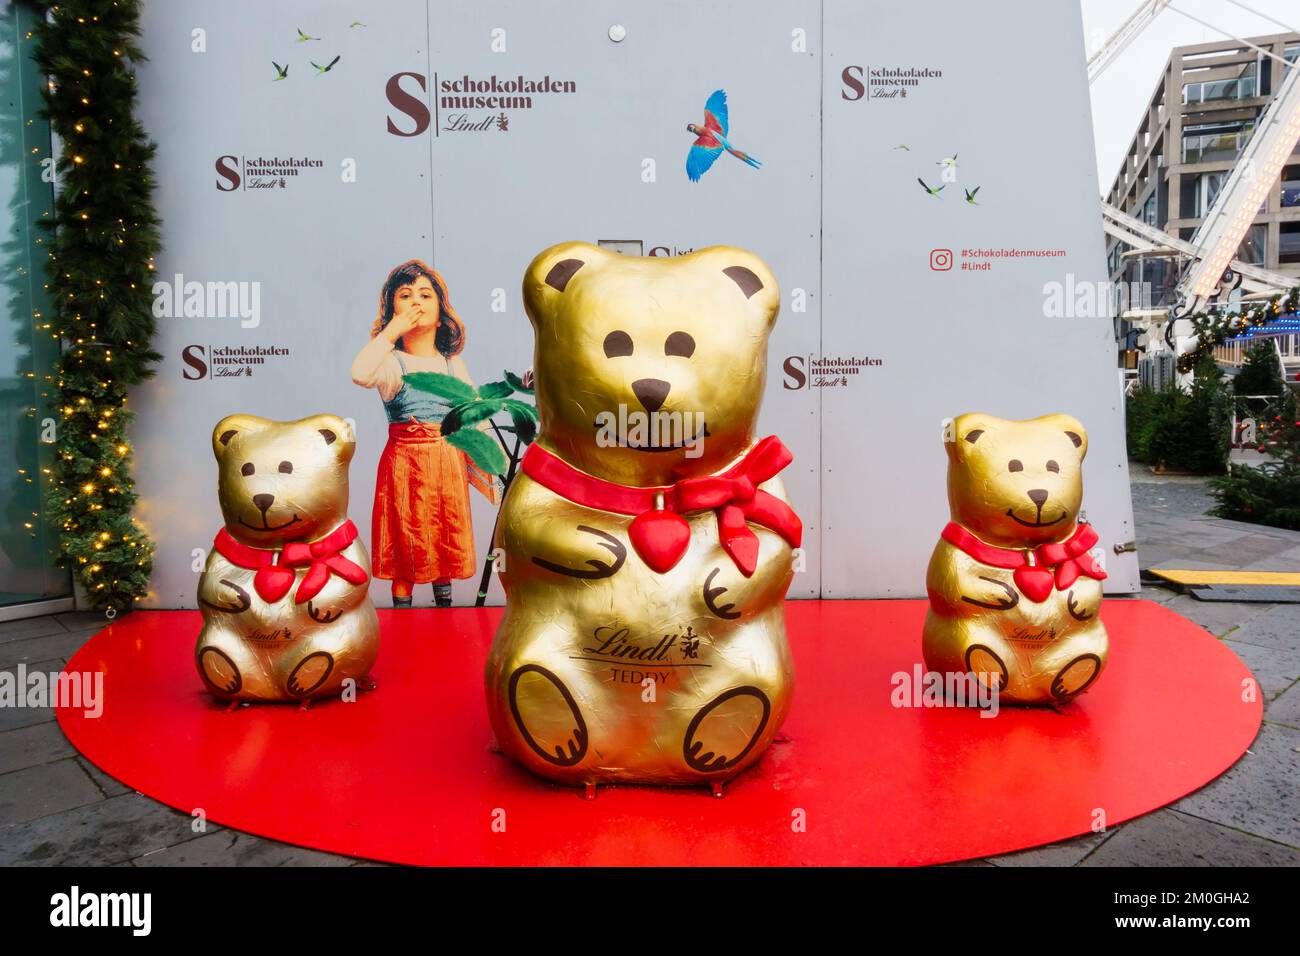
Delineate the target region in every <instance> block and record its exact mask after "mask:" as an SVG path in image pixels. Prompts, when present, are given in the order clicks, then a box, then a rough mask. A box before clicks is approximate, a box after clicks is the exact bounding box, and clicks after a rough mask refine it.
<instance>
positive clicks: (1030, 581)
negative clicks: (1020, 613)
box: [1012, 566, 1055, 604]
mask: <svg viewBox="0 0 1300 956" xmlns="http://www.w3.org/2000/svg"><path fill="white" fill-rule="evenodd" d="M1012 577H1013V578H1015V581H1016V587H1018V588H1020V591H1021V593H1022V594H1024V595H1025V597H1027V598H1029V600H1031V601H1033V602H1034V603H1035V604H1042V603H1043V602H1044V601H1046V600H1047V597H1048V595H1049V594H1051V593H1052V588H1053V586H1054V584H1055V582H1054V581H1053V580H1052V572H1051V571H1049V570H1047V568H1043V567H1028V566H1026V567H1023V568H1016V570H1015V573H1014V574H1013V575H1012Z"/></svg>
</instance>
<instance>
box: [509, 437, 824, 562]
mask: <svg viewBox="0 0 1300 956" xmlns="http://www.w3.org/2000/svg"><path fill="white" fill-rule="evenodd" d="M793 460H794V456H793V455H791V454H790V450H789V449H788V448H786V447H785V445H783V444H782V443H781V439H779V438H777V437H776V436H775V435H769V436H768V437H767V438H764V439H763V440H762V441H760V442H759V443H758V444H756V445H755V446H754V447H753V448H751V449H750V450H749V451H748V452H747V453H746V454H745V457H744V458H742V459H741V460H740V461H739V462H737V463H736V464H735V465H733V466H732V467H731V468H728V469H727V470H726V471H724V472H723V473H722V474H720V475H707V476H705V477H702V478H683V479H682V480H681V481H678V482H676V483H675V484H671V485H661V486H657V487H650V488H638V487H635V486H633V485H620V484H616V483H615V482H612V481H605V480H604V479H603V478H596V477H594V476H592V475H588V474H587V473H586V472H582V471H579V470H578V469H577V468H574V467H573V466H572V465H570V464H568V463H567V462H565V461H563V460H562V459H560V458H558V457H556V456H555V455H554V454H552V453H551V452H549V451H547V450H546V449H545V448H543V447H541V446H540V445H537V444H533V445H530V446H529V447H528V451H527V452H525V453H524V457H523V461H522V462H521V463H520V467H521V468H522V469H523V472H524V474H526V475H527V476H528V477H529V478H532V479H533V480H534V481H536V482H537V483H538V484H540V485H543V486H544V487H546V488H549V489H550V490H551V491H554V492H555V493H556V494H557V495H560V496H561V497H562V498H567V499H568V500H569V501H572V502H573V503H574V504H579V505H582V506H583V507H584V508H593V509H595V510H598V511H610V512H613V513H615V514H622V515H635V517H634V518H633V520H632V524H631V525H630V526H629V528H628V538H629V539H630V540H631V542H632V547H633V548H634V549H635V550H636V553H637V554H638V555H640V556H641V559H642V560H643V561H645V563H646V564H647V565H648V566H649V567H650V568H651V569H652V570H654V571H656V572H658V573H659V574H663V573H664V572H666V571H668V570H670V569H671V568H672V567H673V566H674V565H676V564H677V562H678V561H680V560H681V558H682V555H684V554H685V553H686V547H687V545H688V544H689V543H690V540H691V529H690V525H689V524H688V523H687V522H686V519H685V518H683V517H682V515H684V514H689V513H691V512H696V511H714V512H716V513H717V515H718V538H719V540H720V541H721V543H722V547H723V550H725V551H726V552H727V554H729V555H730V556H731V559H732V560H733V561H735V562H736V567H737V568H739V569H740V572H741V573H742V574H744V575H745V577H749V576H750V575H752V574H753V573H754V569H755V568H756V567H757V566H758V536H757V535H755V534H754V532H753V531H751V530H750V529H749V522H753V523H754V524H757V525H761V526H762V527H764V528H770V529H771V530H773V531H775V532H776V533H777V534H779V535H780V536H781V537H782V538H784V539H785V540H786V542H787V543H788V544H789V545H790V546H791V547H792V548H797V547H799V542H800V541H801V540H802V538H803V524H802V522H800V520H799V516H798V515H796V514H795V513H794V511H793V509H791V507H790V506H789V505H787V504H786V503H785V502H784V501H782V500H781V499H780V498H777V497H775V496H774V495H770V494H768V493H767V492H766V491H760V490H759V489H758V485H760V484H762V483H763V482H765V481H767V480H768V479H769V478H771V477H773V476H774V475H776V474H777V472H779V471H780V470H781V469H782V468H784V467H785V466H786V465H788V464H790V462H792V461H793Z"/></svg>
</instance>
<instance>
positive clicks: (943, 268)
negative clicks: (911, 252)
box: [930, 249, 952, 272]
mask: <svg viewBox="0 0 1300 956" xmlns="http://www.w3.org/2000/svg"><path fill="white" fill-rule="evenodd" d="M930 268H931V269H933V270H934V271H935V272H947V271H948V270H949V269H951V268H952V250H951V249H931V250H930Z"/></svg>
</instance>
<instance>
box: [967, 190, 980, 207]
mask: <svg viewBox="0 0 1300 956" xmlns="http://www.w3.org/2000/svg"><path fill="white" fill-rule="evenodd" d="M979 191H980V188H979V187H978V186H976V187H975V188H974V189H967V190H966V201H967V202H968V203H970V204H971V205H972V206H978V205H979V203H977V202H976V201H975V194H976V193H977V192H979Z"/></svg>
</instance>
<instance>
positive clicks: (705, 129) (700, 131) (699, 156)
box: [686, 90, 763, 183]
mask: <svg viewBox="0 0 1300 956" xmlns="http://www.w3.org/2000/svg"><path fill="white" fill-rule="evenodd" d="M727 126H728V121H727V91H726V90H714V91H713V94H712V95H711V96H710V97H709V101H708V102H707V103H705V104H704V125H703V126H697V125H695V124H694V123H687V124H686V128H687V129H688V130H690V131H691V132H692V133H694V134H695V135H696V137H697V138H696V140H695V142H694V143H692V144H691V151H690V152H689V153H687V154H686V175H687V176H688V177H690V180H691V182H693V183H697V182H699V181H700V177H701V176H703V175H704V174H705V173H707V172H708V171H709V167H710V166H712V165H713V163H714V162H715V161H716V160H717V158H718V157H719V156H720V155H722V151H723V150H724V149H725V150H726V151H727V152H728V153H730V154H731V155H732V156H735V157H736V158H737V159H738V160H740V161H741V162H742V163H745V164H747V165H749V166H753V167H754V168H755V169H758V168H759V167H760V166H762V165H763V164H762V163H760V162H759V161H758V160H756V159H755V158H754V157H753V156H750V155H749V154H748V153H744V152H741V151H740V150H738V149H736V147H734V146H732V145H731V143H729V142H727Z"/></svg>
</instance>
